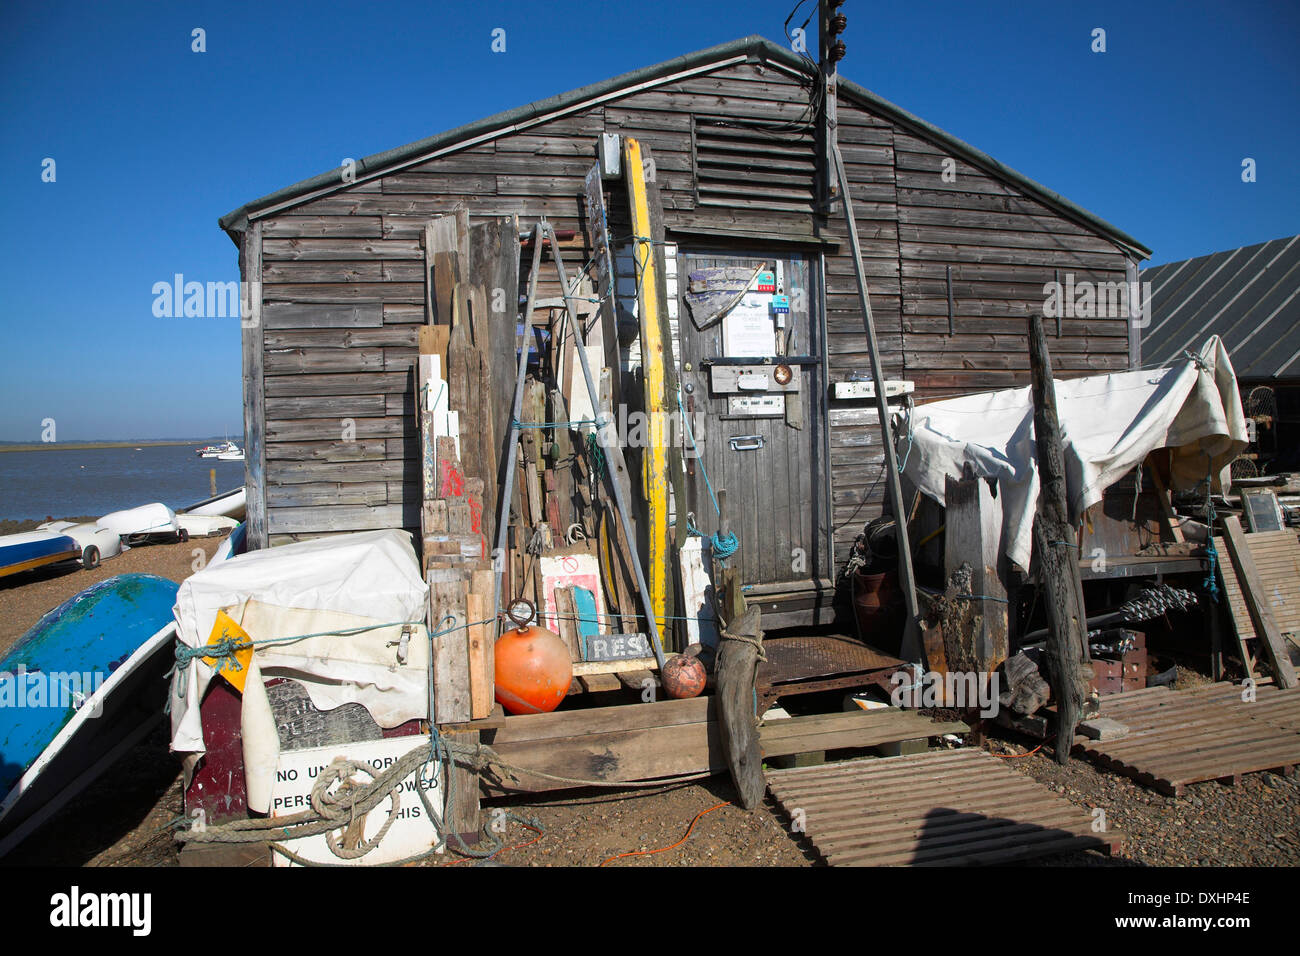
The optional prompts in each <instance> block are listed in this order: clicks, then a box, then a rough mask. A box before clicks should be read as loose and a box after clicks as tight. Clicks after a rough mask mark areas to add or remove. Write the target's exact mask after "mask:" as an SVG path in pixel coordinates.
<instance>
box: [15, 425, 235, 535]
mask: <svg viewBox="0 0 1300 956" xmlns="http://www.w3.org/2000/svg"><path fill="white" fill-rule="evenodd" d="M199 444H200V443H196V444H194V445H154V446H149V445H142V446H140V450H139V451H136V450H135V449H134V448H86V449H75V448H66V449H60V448H47V449H42V450H40V451H9V452H0V519H10V520H15V521H24V520H30V519H33V518H39V519H43V518H45V517H46V516H47V515H53V516H54V517H56V518H59V517H67V516H71V515H93V516H96V517H98V516H99V515H104V514H107V513H108V512H110V511H119V510H121V509H122V508H134V507H136V506H137V505H146V504H150V503H151V502H154V501H161V502H162V503H163V504H165V505H170V506H171V507H172V508H183V507H185V506H186V505H190V504H193V503H194V502H196V501H201V500H202V499H204V498H207V497H209V483H208V471H209V470H210V469H212V468H215V469H216V470H217V491H229V490H230V489H231V488H236V487H238V486H240V485H242V484H243V483H244V463H243V462H242V461H217V460H216V459H214V458H200V457H198V456H197V455H196V454H194V452H195V449H197V448H198V447H199ZM202 444H207V442H203V443H202Z"/></svg>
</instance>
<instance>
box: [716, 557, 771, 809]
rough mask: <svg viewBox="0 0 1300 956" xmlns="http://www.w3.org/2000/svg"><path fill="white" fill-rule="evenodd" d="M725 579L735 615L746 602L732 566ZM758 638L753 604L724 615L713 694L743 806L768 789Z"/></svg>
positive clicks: (750, 805)
mask: <svg viewBox="0 0 1300 956" xmlns="http://www.w3.org/2000/svg"><path fill="white" fill-rule="evenodd" d="M724 579H725V581H726V591H727V598H728V602H729V603H730V604H731V605H732V607H731V612H730V613H731V614H734V613H735V611H737V610H738V609H739V607H740V606H741V603H742V602H743V601H744V598H743V596H742V595H741V593H740V576H739V574H738V573H737V572H736V569H735V568H728V569H727V570H726V572H725V574H724ZM762 641H763V632H762V630H761V629H760V622H759V608H758V607H757V606H754V607H751V608H749V609H748V610H745V611H744V612H743V613H741V614H740V616H739V618H737V617H734V616H731V617H728V620H727V626H726V628H725V629H724V630H723V632H722V634H721V638H720V640H719V641H718V664H717V674H718V685H717V698H718V713H719V717H720V718H721V719H720V724H721V730H722V745H723V749H724V750H725V751H726V754H727V765H728V767H729V768H730V769H731V779H732V782H733V783H734V784H735V785H736V793H737V794H738V795H739V801H740V805H741V806H742V807H744V808H745V809H746V810H752V809H754V808H755V807H756V806H758V804H759V803H760V802H761V801H762V799H763V792H764V790H765V789H766V788H767V784H766V782H765V781H764V780H763V755H762V750H761V749H760V747H759V741H758V715H757V714H755V713H754V680H755V677H756V676H757V674H758V656H759V653H760V646H761V644H762Z"/></svg>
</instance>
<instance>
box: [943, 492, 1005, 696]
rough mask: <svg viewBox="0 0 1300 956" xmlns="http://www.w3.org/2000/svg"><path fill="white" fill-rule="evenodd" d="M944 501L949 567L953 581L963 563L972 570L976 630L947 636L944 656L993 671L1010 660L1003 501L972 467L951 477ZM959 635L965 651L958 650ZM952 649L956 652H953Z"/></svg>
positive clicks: (971, 605) (946, 550)
mask: <svg viewBox="0 0 1300 956" xmlns="http://www.w3.org/2000/svg"><path fill="white" fill-rule="evenodd" d="M946 483H947V484H946V490H945V496H944V500H945V502H946V505H945V515H944V517H945V522H946V529H947V530H946V531H945V533H944V569H945V571H946V574H947V579H948V580H951V577H952V574H953V572H954V571H956V570H957V569H958V567H960V565H961V564H962V563H966V564H968V565H969V566H970V568H971V583H970V597H969V598H962V600H965V601H967V602H968V603H969V605H970V610H971V612H972V615H973V617H972V618H971V623H972V629H971V633H968V634H960V635H948V634H945V641H944V645H945V651H946V653H945V655H944V656H945V659H946V660H947V661H949V662H953V663H956V662H958V661H960V662H962V663H965V664H969V665H973V667H974V669H975V670H976V671H977V672H978V673H984V674H991V673H992V672H993V671H994V670H996V669H997V668H998V667H999V666H1000V665H1001V664H1002V662H1003V661H1005V660H1006V659H1007V654H1008V652H1009V650H1008V649H1009V641H1008V635H1007V587H1006V575H1007V572H1008V570H1009V569H1008V566H1007V559H1006V556H1005V554H1004V553H1003V551H1002V546H1001V543H1002V502H1001V500H1000V499H999V498H996V497H994V496H993V493H992V490H991V489H990V488H989V483H988V482H987V481H985V480H984V479H982V478H977V477H975V475H974V472H972V471H971V470H970V468H969V466H966V470H965V471H964V473H963V476H962V477H961V478H954V477H952V476H951V475H949V476H947V479H946ZM954 638H955V639H957V640H958V641H959V642H960V644H961V645H962V646H961V650H962V651H963V652H964V653H953V650H956V648H955V647H954V645H953V644H952V639H954ZM949 648H953V650H949Z"/></svg>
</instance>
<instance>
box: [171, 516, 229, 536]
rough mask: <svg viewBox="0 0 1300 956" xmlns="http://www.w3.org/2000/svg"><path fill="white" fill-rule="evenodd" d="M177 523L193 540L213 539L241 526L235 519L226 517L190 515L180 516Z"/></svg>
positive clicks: (177, 517)
mask: <svg viewBox="0 0 1300 956" xmlns="http://www.w3.org/2000/svg"><path fill="white" fill-rule="evenodd" d="M176 523H177V524H178V525H180V528H181V530H182V531H184V532H185V533H186V534H187V535H189V536H190V537H191V538H211V537H213V536H215V535H219V534H226V533H227V532H229V531H234V530H235V526H236V525H237V524H239V522H238V521H236V520H235V519H234V518H227V517H225V516H224V515H190V514H178V515H177V516H176Z"/></svg>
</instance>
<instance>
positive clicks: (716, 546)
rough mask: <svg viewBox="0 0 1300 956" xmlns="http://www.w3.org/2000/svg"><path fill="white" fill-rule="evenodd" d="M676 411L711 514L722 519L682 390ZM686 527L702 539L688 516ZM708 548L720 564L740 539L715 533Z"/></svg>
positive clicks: (730, 534) (679, 390) (732, 535)
mask: <svg viewBox="0 0 1300 956" xmlns="http://www.w3.org/2000/svg"><path fill="white" fill-rule="evenodd" d="M677 410H678V411H679V412H681V414H682V424H683V425H685V426H686V437H687V438H689V439H690V440H691V449H692V450H693V451H694V452H695V458H696V460H697V461H698V462H699V463H700V474H702V475H703V476H704V487H705V488H708V489H709V500H710V501H712V502H713V513H714V514H716V515H717V516H718V518H719V519H721V518H722V509H721V508H719V507H718V496H717V495H715V494H714V493H713V482H711V481H709V470H708V469H707V468H705V467H704V459H703V458H701V457H700V447H699V445H697V444H696V443H695V433H694V432H693V431H691V420H690V419H689V418H688V417H687V416H686V409H685V407H684V406H683V405H682V390H681V388H680V387H679V388H678V389H677ZM686 522H687V523H686V527H687V530H688V531H690V533H691V534H694V535H699V536H700V537H704V534H703V532H701V531H700V529H699V528H697V527H695V522H694V521H692V520H691V519H690V516H689V515H688V516H687V518H686ZM709 546H710V547H711V548H713V556H714V557H715V558H717V559H718V560H719V561H720V562H724V563H725V562H726V560H727V559H728V558H729V557H731V556H732V555H733V554H735V553H736V552H737V551H739V550H740V539H739V538H737V537H736V534H735V532H734V531H728V532H727V533H726V534H725V535H723V536H722V537H719V536H718V535H717V533H716V532H715V533H714V534H712V535H710V536H709Z"/></svg>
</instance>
